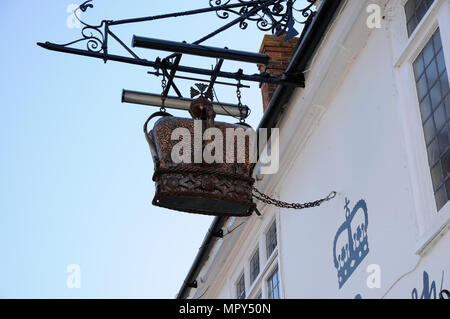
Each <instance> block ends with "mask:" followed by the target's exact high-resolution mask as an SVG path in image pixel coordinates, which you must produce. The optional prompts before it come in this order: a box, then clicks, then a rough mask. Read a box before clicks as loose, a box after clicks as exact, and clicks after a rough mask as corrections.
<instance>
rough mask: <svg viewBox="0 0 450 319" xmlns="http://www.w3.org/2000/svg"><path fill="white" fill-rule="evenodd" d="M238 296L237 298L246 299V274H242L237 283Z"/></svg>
mask: <svg viewBox="0 0 450 319" xmlns="http://www.w3.org/2000/svg"><path fill="white" fill-rule="evenodd" d="M236 296H237V299H245V276H244V274H242V276H241V278H239V280H238V282H237V284H236Z"/></svg>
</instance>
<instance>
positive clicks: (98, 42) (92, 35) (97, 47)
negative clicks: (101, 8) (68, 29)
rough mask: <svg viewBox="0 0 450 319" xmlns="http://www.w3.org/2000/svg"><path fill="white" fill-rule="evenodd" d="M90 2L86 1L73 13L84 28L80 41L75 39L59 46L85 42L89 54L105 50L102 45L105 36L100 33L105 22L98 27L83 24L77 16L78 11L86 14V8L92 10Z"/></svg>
mask: <svg viewBox="0 0 450 319" xmlns="http://www.w3.org/2000/svg"><path fill="white" fill-rule="evenodd" d="M90 2H92V0H87V1H85V2H83V3H82V4H81V5H80V6H78V8H76V9H75V10H74V12H73V14H74V16H75V18H76V19H77V20H78V21H79V22H80V23H81V24H82V25H84V27H83V28H82V29H81V35H82V36H83V37H82V38H80V39H77V40H75V41H71V42H68V43H65V44H59V45H60V46H63V47H66V46H70V45H72V44H75V43H78V42H83V41H86V48H87V49H88V51H90V52H97V53H101V52H102V51H104V50H105V48H104V44H105V34H104V33H103V32H102V31H101V29H102V28H104V26H105V24H106V23H107V21H106V20H103V21H102V22H101V23H100V24H99V25H90V24H87V23H85V22H84V21H83V20H81V18H80V16H79V15H78V14H79V11H82V12H86V10H87V9H88V8H93V7H94V5H93V4H92V3H90Z"/></svg>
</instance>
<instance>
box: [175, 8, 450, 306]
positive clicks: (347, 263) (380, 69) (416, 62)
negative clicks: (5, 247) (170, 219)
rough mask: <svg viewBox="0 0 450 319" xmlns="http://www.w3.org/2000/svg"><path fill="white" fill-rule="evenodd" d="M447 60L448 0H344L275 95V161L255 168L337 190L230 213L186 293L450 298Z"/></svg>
mask: <svg viewBox="0 0 450 319" xmlns="http://www.w3.org/2000/svg"><path fill="white" fill-rule="evenodd" d="M327 1H330V0H323V1H322V5H324V3H325V2H327ZM331 1H333V0H331ZM378 9H379V10H378ZM319 11H320V9H319ZM378 13H379V14H380V15H379V16H378ZM318 15H320V12H319V13H318ZM316 18H317V16H316ZM378 19H379V20H378ZM301 42H302V41H301V40H300V46H301ZM449 65H450V1H449V0H434V1H433V0H431V1H427V0H368V1H366V0H347V1H342V3H341V4H340V5H339V7H338V8H337V11H336V12H335V13H334V15H333V19H331V20H330V23H329V25H328V26H327V29H326V31H325V33H324V35H323V36H322V37H321V40H320V43H318V44H317V46H316V49H315V51H314V53H313V55H312V56H311V59H309V61H308V65H307V68H306V69H305V70H304V71H305V72H304V74H305V82H306V87H305V88H299V89H295V90H294V91H293V92H292V94H291V96H290V97H289V99H288V100H287V101H284V103H283V105H278V107H282V108H283V112H282V113H280V114H279V116H278V117H277V121H276V126H277V127H278V128H279V130H280V139H279V141H280V165H279V167H280V169H279V171H278V173H277V174H273V175H260V174H258V167H257V168H256V169H255V172H254V176H255V178H256V179H257V187H258V188H259V189H261V190H263V191H264V193H266V194H268V195H270V196H272V197H275V198H278V199H281V200H283V201H286V202H306V201H311V200H315V199H317V198H322V197H324V196H326V195H327V194H328V193H329V192H330V191H332V190H335V191H337V196H336V197H335V198H334V199H333V200H331V201H329V202H325V203H323V204H322V205H321V206H320V207H316V208H311V209H305V210H299V211H297V210H291V209H285V208H278V207H274V206H270V205H264V204H263V203H258V209H259V211H260V212H261V213H262V216H257V215H252V216H250V217H248V218H226V219H222V224H221V225H219V226H220V228H221V229H222V230H223V237H222V238H220V236H219V237H216V238H209V239H208V240H207V239H205V241H206V242H207V244H208V245H209V250H208V251H207V252H205V251H203V255H202V258H198V260H196V263H195V264H194V265H193V268H192V269H191V272H190V275H191V277H192V278H191V279H195V283H194V284H191V285H188V286H187V287H186V286H185V285H183V287H182V289H181V291H180V294H179V296H178V297H180V298H194V299H196V298H249V299H253V298H439V296H440V294H441V295H443V296H444V297H445V296H447V295H445V291H444V290H445V289H447V290H449V289H450V233H449V232H448V230H449V227H450V201H449V198H450V142H449V131H450V126H449V125H450V122H448V120H449V119H450V94H449V91H450V90H449V80H448V75H447V68H446V66H447V67H448V66H449ZM276 95H277V93H275V95H274V97H273V98H272V100H274V99H276V98H277V96H276ZM272 102H273V101H271V103H272ZM274 103H275V102H274ZM270 109H271V107H270V106H269V108H268V110H267V111H266V112H269V111H270ZM215 223H217V219H216V220H215ZM442 291H444V292H442ZM441 292H442V293H441ZM447 297H448V296H447Z"/></svg>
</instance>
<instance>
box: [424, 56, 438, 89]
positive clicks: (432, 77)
mask: <svg viewBox="0 0 450 319" xmlns="http://www.w3.org/2000/svg"><path fill="white" fill-rule="evenodd" d="M425 73H426V74H427V80H428V87H432V86H433V85H434V83H436V81H437V80H438V79H439V76H438V71H437V67H436V63H435V62H434V61H431V63H430V65H428V66H427V69H426V71H425Z"/></svg>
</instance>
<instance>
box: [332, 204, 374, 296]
mask: <svg viewBox="0 0 450 319" xmlns="http://www.w3.org/2000/svg"><path fill="white" fill-rule="evenodd" d="M349 204H350V201H349V200H348V199H347V198H346V199H345V206H344V209H345V221H344V223H343V224H342V225H341V226H340V227H339V229H338V231H337V233H336V236H335V237H334V243H333V257H334V267H336V269H337V274H338V283H339V288H341V287H342V286H343V285H344V283H345V282H346V281H347V279H348V278H349V277H350V276H351V275H352V273H353V271H354V270H355V269H356V268H357V267H358V265H359V264H360V263H361V261H362V260H363V259H364V257H366V256H367V254H368V253H369V241H368V237H367V225H368V222H369V219H368V215H367V204H366V202H365V201H364V200H362V199H361V200H360V201H358V202H357V203H356V205H355V206H354V207H353V209H352V210H351V211H350V209H349V206H348V205H349Z"/></svg>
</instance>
